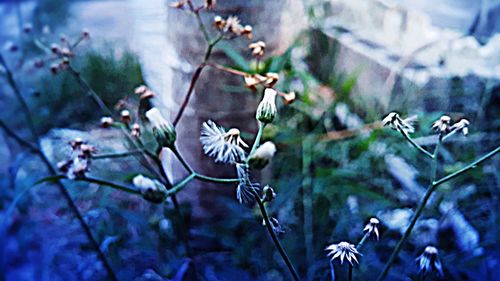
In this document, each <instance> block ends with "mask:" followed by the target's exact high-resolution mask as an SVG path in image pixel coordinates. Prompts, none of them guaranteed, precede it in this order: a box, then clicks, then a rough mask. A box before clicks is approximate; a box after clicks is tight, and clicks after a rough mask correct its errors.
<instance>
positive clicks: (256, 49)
mask: <svg viewBox="0 0 500 281" xmlns="http://www.w3.org/2000/svg"><path fill="white" fill-rule="evenodd" d="M248 48H250V49H251V50H252V56H254V57H262V56H263V55H264V51H265V49H266V43H264V42H263V41H257V42H255V43H252V44H250V45H248Z"/></svg>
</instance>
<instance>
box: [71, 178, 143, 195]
mask: <svg viewBox="0 0 500 281" xmlns="http://www.w3.org/2000/svg"><path fill="white" fill-rule="evenodd" d="M62 177H63V178H66V176H62ZM75 180H76V181H85V182H89V183H95V184H98V185H102V186H109V187H112V188H114V189H118V190H121V191H125V192H127V193H130V194H138V195H140V194H141V191H139V190H138V189H137V188H133V187H128V186H125V185H121V184H118V183H114V182H110V181H107V180H103V179H96V178H91V177H84V178H76V179H75Z"/></svg>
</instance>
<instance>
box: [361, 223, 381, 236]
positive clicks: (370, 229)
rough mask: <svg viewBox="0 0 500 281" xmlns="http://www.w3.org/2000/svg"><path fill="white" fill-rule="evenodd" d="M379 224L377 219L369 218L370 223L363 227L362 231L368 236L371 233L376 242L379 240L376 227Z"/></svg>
mask: <svg viewBox="0 0 500 281" xmlns="http://www.w3.org/2000/svg"><path fill="white" fill-rule="evenodd" d="M379 224H380V221H379V220H378V219H377V218H371V219H370V222H368V224H367V225H366V226H365V228H364V229H363V232H365V231H366V232H368V233H369V234H370V235H371V234H372V233H373V234H375V237H376V238H377V240H378V239H379V231H378V226H379Z"/></svg>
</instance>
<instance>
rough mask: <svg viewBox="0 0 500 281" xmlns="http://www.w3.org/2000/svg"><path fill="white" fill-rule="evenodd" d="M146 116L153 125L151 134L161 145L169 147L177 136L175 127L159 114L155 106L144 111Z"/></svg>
mask: <svg viewBox="0 0 500 281" xmlns="http://www.w3.org/2000/svg"><path fill="white" fill-rule="evenodd" d="M146 118H148V120H149V121H150V122H151V124H152V125H153V135H154V136H155V138H156V141H157V142H158V144H159V145H161V146H162V147H171V146H173V145H174V143H175V140H176V138H177V134H176V132H175V127H174V125H172V123H170V122H169V121H167V120H166V119H165V118H163V116H162V115H161V112H160V111H159V110H158V109H157V108H152V109H150V110H148V111H147V112H146Z"/></svg>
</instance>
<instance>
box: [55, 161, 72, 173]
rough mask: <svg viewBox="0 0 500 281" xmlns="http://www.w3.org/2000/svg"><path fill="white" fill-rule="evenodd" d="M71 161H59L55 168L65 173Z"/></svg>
mask: <svg viewBox="0 0 500 281" xmlns="http://www.w3.org/2000/svg"><path fill="white" fill-rule="evenodd" d="M71 163H72V161H71V160H66V161H60V162H58V163H57V169H58V170H59V171H61V172H63V173H66V172H67V171H68V170H69V167H70V166H71Z"/></svg>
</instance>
